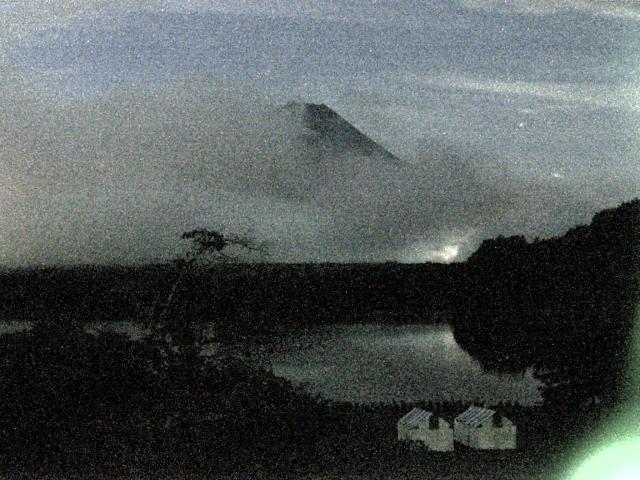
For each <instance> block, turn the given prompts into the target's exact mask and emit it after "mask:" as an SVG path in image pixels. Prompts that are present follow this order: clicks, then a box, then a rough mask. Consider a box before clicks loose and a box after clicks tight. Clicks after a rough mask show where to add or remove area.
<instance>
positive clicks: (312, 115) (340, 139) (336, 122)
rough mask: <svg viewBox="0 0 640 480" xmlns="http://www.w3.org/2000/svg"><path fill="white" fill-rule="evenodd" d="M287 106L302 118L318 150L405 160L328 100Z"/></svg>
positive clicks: (291, 103) (309, 140) (393, 160)
mask: <svg viewBox="0 0 640 480" xmlns="http://www.w3.org/2000/svg"><path fill="white" fill-rule="evenodd" d="M283 108H284V110H286V111H288V112H290V113H291V114H293V115H294V116H295V117H296V118H298V119H300V120H301V121H302V124H303V126H304V128H305V129H307V130H308V131H307V132H306V134H305V135H304V139H305V140H306V142H307V143H308V144H309V145H310V146H312V147H314V148H315V149H317V150H319V151H318V152H317V153H318V154H321V153H334V154H335V153H339V154H342V153H348V154H353V155H361V156H366V157H376V158H379V159H381V160H384V161H386V162H391V163H400V162H401V160H400V159H399V158H398V157H396V156H395V155H393V154H392V153H391V152H389V151H388V150H387V149H385V148H384V147H382V146H380V145H379V144H377V143H376V142H374V141H373V140H371V139H370V138H369V137H368V136H367V135H365V134H364V133H362V132H361V131H360V130H358V129H357V128H356V127H354V126H353V125H352V124H351V123H349V122H348V121H347V120H345V119H344V118H343V117H341V116H340V115H339V114H338V113H336V112H335V111H334V110H332V109H331V108H329V107H328V106H327V105H325V104H313V103H298V102H289V103H287V104H286V105H285V106H284V107H283Z"/></svg>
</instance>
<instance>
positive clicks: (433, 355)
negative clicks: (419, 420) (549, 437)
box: [264, 324, 542, 405]
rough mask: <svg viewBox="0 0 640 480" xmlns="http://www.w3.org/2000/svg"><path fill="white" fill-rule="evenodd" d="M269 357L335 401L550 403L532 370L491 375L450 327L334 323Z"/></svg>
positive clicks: (280, 371) (279, 371)
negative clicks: (517, 373)
mask: <svg viewBox="0 0 640 480" xmlns="http://www.w3.org/2000/svg"><path fill="white" fill-rule="evenodd" d="M264 355H265V356H266V357H267V360H268V362H270V363H271V365H272V368H273V372H274V374H276V375H278V376H282V377H285V378H287V379H289V380H290V381H291V382H292V383H294V384H298V385H303V386H304V387H305V388H306V389H307V390H308V391H310V392H312V393H317V394H320V395H322V396H323V397H327V398H331V399H335V400H348V401H352V402H361V403H371V402H389V401H394V400H404V401H407V402H415V401H421V400H434V401H439V400H463V401H473V400H475V399H480V400H482V401H486V402H488V403H497V402H499V401H512V402H518V403H520V404H523V405H531V404H534V403H538V402H540V401H541V400H542V398H541V396H540V393H539V392H538V390H537V385H538V383H537V381H536V380H535V379H534V378H533V376H532V375H531V372H530V371H527V372H525V373H524V374H522V375H512V374H497V373H486V372H484V371H483V370H482V368H481V367H480V365H479V363H478V362H477V361H475V360H474V359H473V358H471V356H470V355H469V354H467V353H466V352H465V351H464V350H462V348H460V346H459V345H458V344H457V343H456V341H455V339H454V337H453V332H452V331H451V328H450V327H449V326H448V325H401V326H395V325H394V326H389V325H372V324H365V325H331V326H326V327H320V328H316V329H314V330H313V331H311V332H306V333H305V335H303V336H294V337H291V338H290V339H287V340H285V345H280V348H279V349H277V350H275V351H274V352H272V353H265V354H264Z"/></svg>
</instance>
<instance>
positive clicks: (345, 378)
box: [0, 322, 541, 405]
mask: <svg viewBox="0 0 640 480" xmlns="http://www.w3.org/2000/svg"><path fill="white" fill-rule="evenodd" d="M31 326H32V325H31V323H30V322H0V334H3V333H13V332H16V331H20V330H28V329H30V328H31ZM86 330H87V331H90V332H93V333H98V332H100V331H115V332H120V333H127V334H128V335H129V336H130V337H131V338H132V339H139V338H142V337H144V336H146V335H147V334H148V331H146V330H144V329H143V328H141V327H140V326H137V325H133V324H131V323H129V322H112V323H108V324H107V323H98V322H92V323H89V324H88V325H87V326H86ZM212 351H213V350H212ZM207 353H209V352H205V351H203V354H204V355H206V354H207ZM256 357H257V360H258V361H259V362H260V363H262V364H267V365H271V367H272V369H273V373H274V374H275V375H278V376H281V377H284V378H287V379H288V380H290V381H291V382H292V383H294V384H297V385H302V386H304V387H305V388H306V389H307V390H308V391H310V392H312V393H316V394H320V395H322V396H324V397H327V398H331V399H335V400H348V401H352V402H361V403H370V402H389V401H394V400H404V401H407V402H412V401H421V400H436V401H438V400H465V401H473V400H476V399H480V400H483V401H486V402H489V403H495V402H499V401H513V402H519V403H521V404H523V405H530V404H533V403H537V402H539V401H541V397H540V394H539V392H538V390H537V385H538V384H537V382H536V380H535V379H534V378H533V377H532V375H531V372H526V373H524V374H522V375H507V374H496V373H486V372H483V370H482V368H481V367H480V365H479V363H478V362H477V361H475V360H474V359H472V358H471V356H470V355H469V354H467V353H466V352H464V351H463V350H462V349H461V348H460V347H459V346H458V344H457V343H456V341H455V339H454V338H453V332H452V331H451V328H450V327H449V326H448V325H399V326H395V325H373V324H365V325H329V326H323V327H318V328H315V329H313V330H311V331H307V332H305V333H304V334H300V335H294V336H290V337H287V338H285V339H284V340H280V342H279V343H278V344H271V345H268V346H267V348H265V349H264V350H263V351H262V352H261V353H259V354H258V355H256Z"/></svg>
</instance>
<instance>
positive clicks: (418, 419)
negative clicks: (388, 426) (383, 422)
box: [398, 408, 433, 428]
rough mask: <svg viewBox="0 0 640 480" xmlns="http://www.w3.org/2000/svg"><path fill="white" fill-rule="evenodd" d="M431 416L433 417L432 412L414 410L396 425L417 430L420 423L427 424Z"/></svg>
mask: <svg viewBox="0 0 640 480" xmlns="http://www.w3.org/2000/svg"><path fill="white" fill-rule="evenodd" d="M431 415H433V413H432V412H427V411H426V410H422V409H420V408H414V409H413V410H411V411H410V412H409V413H407V414H406V415H405V416H404V417H402V418H401V419H400V420H398V424H399V425H404V426H405V427H409V428H418V426H419V425H420V424H421V423H425V422H428V421H429V417H431Z"/></svg>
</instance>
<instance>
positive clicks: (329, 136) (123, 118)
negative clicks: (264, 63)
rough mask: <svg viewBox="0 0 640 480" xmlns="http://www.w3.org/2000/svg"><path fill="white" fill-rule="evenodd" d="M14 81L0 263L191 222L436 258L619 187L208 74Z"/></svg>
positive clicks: (90, 251)
mask: <svg viewBox="0 0 640 480" xmlns="http://www.w3.org/2000/svg"><path fill="white" fill-rule="evenodd" d="M15 91H16V92H17V93H16V94H15V95H14V97H13V101H12V102H9V103H8V104H7V108H6V109H4V110H3V111H2V112H0V132H2V139H3V144H2V149H1V150H0V178H1V181H2V184H1V186H0V205H2V209H0V227H1V228H2V232H3V233H2V238H1V240H0V258H1V259H2V263H3V264H5V265H10V266H14V265H16V266H20V265H37V264H46V265H51V264H78V263H99V264H111V263H145V262H155V261H164V260H166V259H169V258H172V257H174V256H175V255H176V254H178V253H179V252H180V248H181V245H180V240H179V238H180V235H181V233H182V232H184V231H188V230H191V229H194V228H212V229H219V230H224V231H227V232H237V233H241V234H246V235H249V236H252V237H255V238H256V239H258V240H260V241H266V242H267V243H268V249H269V252H270V257H269V260H271V261H286V262H290V261H295V262H309V261H337V262H346V261H365V262H371V261H387V260H398V261H403V262H422V261H445V262H446V261H451V260H457V259H464V258H465V257H466V256H467V255H468V254H470V253H471V252H472V251H473V250H474V249H475V247H476V246H477V244H478V242H479V240H480V239H481V238H486V237H491V236H495V235H498V234H504V235H510V234H516V233H523V234H525V235H552V234H555V233H558V232H561V231H562V230H564V229H566V228H568V227H570V226H572V225H575V224H577V223H580V222H583V221H585V220H586V219H588V218H589V216H590V215H591V214H592V213H593V212H595V211H597V210H598V209H601V208H604V207H606V206H609V205H611V204H615V203H616V202H617V200H616V198H617V196H618V195H619V194H618V192H617V190H616V189H615V186H614V187H613V188H610V187H603V186H599V187H598V188H599V190H598V191H597V192H596V193H597V195H594V194H593V186H592V187H591V188H589V189H587V188H585V187H584V186H582V185H577V184H573V183H571V182H570V181H569V180H563V179H546V180H545V179H527V178H522V177H519V176H517V175H515V174H514V173H513V172H511V171H509V170H508V169H505V168H504V166H503V165H502V166H500V165H497V164H496V163H495V162H492V160H491V158H489V157H486V156H483V157H481V156H479V155H473V154H469V153H465V152H457V151H456V150H455V149H452V148H449V147H448V146H447V145H442V144H438V143H437V142H436V143H433V142H425V148H424V149H423V150H422V151H421V152H419V154H418V156H417V157H416V158H411V159H403V160H399V159H398V158H396V157H395V156H394V155H393V154H391V153H390V152H389V151H387V150H386V149H385V148H384V147H383V146H381V145H380V144H379V143H376V142H374V141H373V140H371V139H370V138H368V137H367V136H366V134H365V133H363V132H361V131H360V130H358V129H357V128H356V127H354V126H353V125H352V124H351V123H350V122H349V121H347V120H346V119H344V118H343V117H342V116H341V115H340V114H339V113H338V112H337V110H334V109H332V108H331V107H328V106H322V105H315V104H295V103H290V104H288V105H287V106H286V107H285V108H283V107H282V104H275V103H274V102H271V101H270V100H269V99H268V98H265V97H261V96H260V95H258V94H257V93H255V92H244V91H243V92H238V91H233V90H231V89H229V88H227V87H226V86H225V85H223V84H220V83H216V82H213V81H211V80H210V79H201V80H188V81H186V80H185V81H175V82H170V83H168V84H163V85H161V86H154V87H153V88H151V87H148V86H145V88H144V89H136V88H135V87H134V86H132V85H128V86H126V87H124V86H123V87H122V88H118V89H114V90H113V91H111V92H109V93H108V94H106V95H103V96H101V97H97V98H94V97H92V98H90V99H85V100H82V101H74V102H69V103H63V102H56V101H52V100H51V99H48V98H44V97H37V96H34V95H29V93H28V92H25V91H21V89H20V88H18V87H16V89H15ZM18 99H19V100H20V101H18ZM404 160H406V161H404ZM585 192H587V193H585ZM558 205H562V208H561V209H558Z"/></svg>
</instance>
